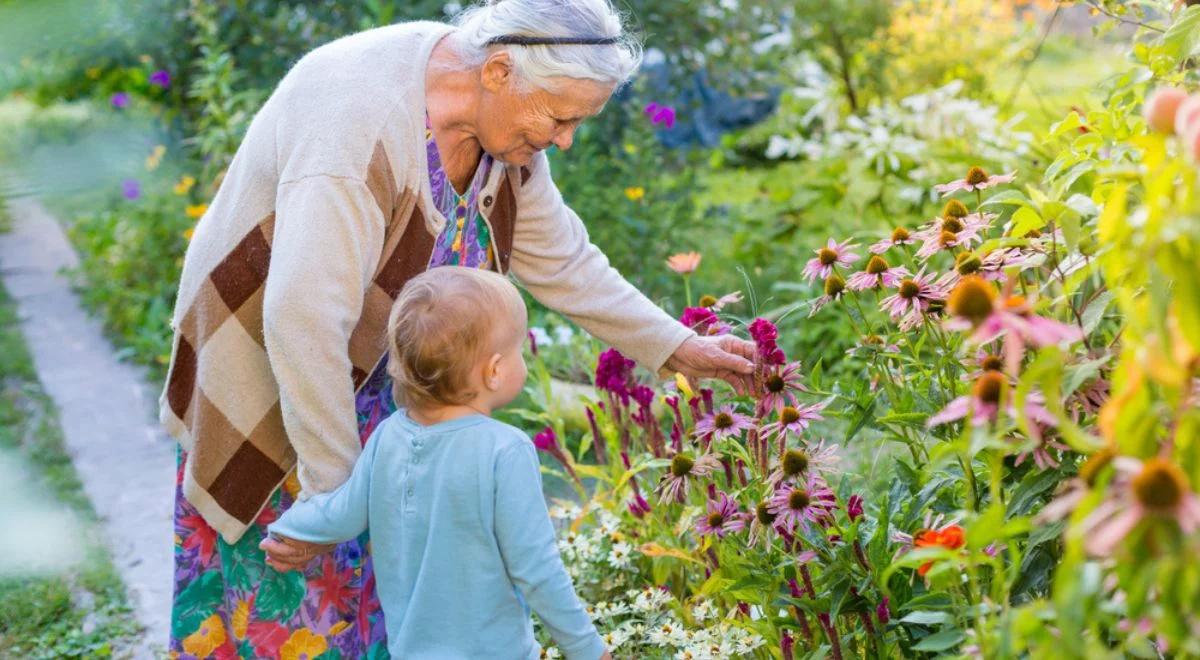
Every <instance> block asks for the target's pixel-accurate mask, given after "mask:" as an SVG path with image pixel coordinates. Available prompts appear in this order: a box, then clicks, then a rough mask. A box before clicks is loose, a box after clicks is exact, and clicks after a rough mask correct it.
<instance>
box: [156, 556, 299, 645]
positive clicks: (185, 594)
mask: <svg viewBox="0 0 1200 660" xmlns="http://www.w3.org/2000/svg"><path fill="white" fill-rule="evenodd" d="M303 595H304V594H301V597H303ZM224 597H225V586H224V584H223V580H222V576H221V573H220V572H219V571H209V572H207V573H204V574H203V575H201V576H200V577H198V578H196V580H195V581H194V582H192V583H191V584H189V585H188V586H187V587H185V588H184V590H183V591H182V592H180V593H179V595H178V596H176V597H175V608H174V612H173V613H172V616H171V634H172V635H173V636H174V637H176V638H179V639H183V638H184V637H187V636H188V635H190V634H192V633H194V632H196V629H197V628H199V627H200V623H201V622H203V621H204V620H205V619H207V618H208V617H209V616H211V615H213V614H214V613H216V611H217V609H218V608H219V607H220V606H221V603H222V601H223V599H224Z"/></svg>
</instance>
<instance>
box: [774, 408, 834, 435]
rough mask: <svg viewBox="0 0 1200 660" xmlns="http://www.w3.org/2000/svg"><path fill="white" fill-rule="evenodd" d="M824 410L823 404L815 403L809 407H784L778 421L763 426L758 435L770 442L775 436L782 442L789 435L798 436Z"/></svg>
mask: <svg viewBox="0 0 1200 660" xmlns="http://www.w3.org/2000/svg"><path fill="white" fill-rule="evenodd" d="M824 409H825V404H823V403H815V404H813V405H811V406H800V407H798V408H793V407H792V406H784V407H783V409H781V410H780V411H779V419H777V420H775V421H774V422H771V423H770V424H764V425H763V427H762V428H761V429H759V433H760V434H761V435H760V437H762V438H763V439H764V440H770V439H771V438H774V437H775V436H779V438H780V440H781V441H782V440H783V439H784V438H786V437H787V435H788V434H789V433H790V434H792V436H794V437H796V436H799V435H800V434H801V433H803V432H804V430H805V429H807V428H808V425H809V424H811V423H812V422H813V421H815V420H818V419H825V418H824V417H821V414H820V413H821V411H822V410H824Z"/></svg>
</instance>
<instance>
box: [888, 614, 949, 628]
mask: <svg viewBox="0 0 1200 660" xmlns="http://www.w3.org/2000/svg"><path fill="white" fill-rule="evenodd" d="M949 622H950V615H949V614H948V613H946V612H933V611H930V610H919V611H917V612H911V613H909V614H906V615H904V618H903V619H900V623H915V624H917V625H920V626H933V625H937V624H939V623H949Z"/></svg>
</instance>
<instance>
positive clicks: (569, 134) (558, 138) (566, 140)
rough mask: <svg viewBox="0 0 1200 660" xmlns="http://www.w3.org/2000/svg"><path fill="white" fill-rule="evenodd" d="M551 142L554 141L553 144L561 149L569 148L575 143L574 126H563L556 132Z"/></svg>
mask: <svg viewBox="0 0 1200 660" xmlns="http://www.w3.org/2000/svg"><path fill="white" fill-rule="evenodd" d="M552 142H554V146H556V147H558V148H559V150H561V151H566V150H567V149H570V148H571V145H572V144H574V143H575V127H574V126H572V127H570V128H564V129H563V130H561V131H559V132H558V134H556V135H555V136H554V139H553V140H552Z"/></svg>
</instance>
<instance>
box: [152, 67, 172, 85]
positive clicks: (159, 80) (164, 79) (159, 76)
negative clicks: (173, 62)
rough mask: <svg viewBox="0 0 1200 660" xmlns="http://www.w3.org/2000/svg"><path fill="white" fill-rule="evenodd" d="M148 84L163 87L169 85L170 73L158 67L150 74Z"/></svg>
mask: <svg viewBox="0 0 1200 660" xmlns="http://www.w3.org/2000/svg"><path fill="white" fill-rule="evenodd" d="M150 84H151V85H157V86H158V87H162V88H163V89H166V88H168V87H170V86H171V73H170V72H169V71H167V70H166V69H159V70H158V71H155V72H154V73H152V74H150Z"/></svg>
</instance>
